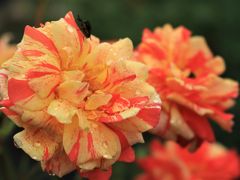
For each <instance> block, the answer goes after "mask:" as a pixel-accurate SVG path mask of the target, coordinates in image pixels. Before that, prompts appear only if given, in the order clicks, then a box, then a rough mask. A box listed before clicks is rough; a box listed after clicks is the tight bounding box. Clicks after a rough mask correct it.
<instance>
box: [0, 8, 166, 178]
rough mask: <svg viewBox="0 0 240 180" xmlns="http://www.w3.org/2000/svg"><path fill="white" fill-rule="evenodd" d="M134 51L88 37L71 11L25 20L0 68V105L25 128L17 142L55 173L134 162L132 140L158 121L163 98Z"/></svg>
mask: <svg viewBox="0 0 240 180" xmlns="http://www.w3.org/2000/svg"><path fill="white" fill-rule="evenodd" d="M132 54H133V46H132V42H131V41H130V40H129V39H128V38H126V39H121V40H119V41H117V42H115V43H112V44H109V43H100V42H99V40H98V39H97V38H96V37H94V36H91V37H90V38H86V37H85V36H84V35H83V33H82V32H81V30H80V29H79V27H78V26H77V24H76V22H75V20H74V17H73V14H72V13H71V12H69V13H68V14H67V15H66V16H65V17H64V18H62V19H60V20H58V21H52V22H47V23H46V24H45V25H42V26H41V27H39V28H34V27H30V26H26V28H25V31H24V36H23V39H22V41H21V43H20V44H19V45H18V48H17V50H16V53H15V54H14V56H13V57H12V58H11V59H10V60H8V61H7V62H5V63H4V64H3V65H2V67H3V69H4V71H3V72H4V73H2V74H1V76H2V77H4V78H5V81H2V82H1V83H2V84H4V83H5V84H4V85H5V87H6V88H5V89H4V91H2V92H1V94H2V96H3V97H4V98H3V100H2V101H1V104H2V106H3V107H1V110H2V111H3V112H4V113H5V114H6V115H7V116H8V117H10V118H11V119H12V120H13V121H14V122H15V123H16V124H17V125H18V126H20V127H22V128H24V130H23V131H21V132H20V133H18V134H16V135H15V136H14V141H15V143H16V144H17V146H19V147H20V148H22V149H23V150H24V151H25V152H26V153H27V154H28V155H30V156H31V157H32V158H33V159H35V160H37V161H41V165H42V168H43V169H44V170H46V171H47V172H49V173H51V174H56V175H58V176H63V175H65V174H67V173H69V172H71V171H73V170H75V169H79V171H80V174H82V175H83V176H86V177H89V178H91V177H92V175H91V173H89V172H92V173H93V174H94V175H96V176H95V178H96V177H101V178H102V177H109V175H110V173H111V165H112V164H113V163H115V162H116V161H125V162H131V161H133V160H134V151H133V149H132V147H131V145H133V144H135V143H138V142H143V137H142V132H144V131H147V130H149V129H151V128H152V127H154V126H156V125H157V124H158V121H159V117H160V109H161V108H160V105H161V101H160V98H159V96H158V94H157V93H156V92H155V90H154V88H153V87H152V86H150V85H149V84H148V83H146V81H145V80H146V78H147V68H146V67H145V65H143V64H141V63H138V62H133V61H129V59H130V58H131V57H132ZM100 170H108V171H106V172H102V171H100ZM97 174H98V175H99V176H98V175H97ZM104 174H105V175H104Z"/></svg>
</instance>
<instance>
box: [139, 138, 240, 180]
mask: <svg viewBox="0 0 240 180" xmlns="http://www.w3.org/2000/svg"><path fill="white" fill-rule="evenodd" d="M139 165H140V166H141V167H142V168H143V170H144V172H145V173H143V174H141V175H139V176H138V177H137V178H136V179H137V180H159V179H168V180H176V179H181V180H189V179H192V180H207V179H208V180H213V179H221V180H231V179H234V178H236V177H238V176H239V175H240V164H239V158H238V156H237V153H236V152H235V151H233V150H227V149H225V148H224V147H223V146H221V145H219V144H209V143H206V142H205V143H203V144H202V146H201V147H200V148H199V149H198V150H197V151H196V152H194V153H191V152H189V151H188V150H187V149H184V148H182V147H180V146H179V145H177V144H176V143H174V142H170V141H169V142H168V143H166V144H165V146H164V145H161V144H160V143H159V142H158V141H153V142H152V143H151V155H150V156H149V157H146V158H142V159H140V160H139Z"/></svg>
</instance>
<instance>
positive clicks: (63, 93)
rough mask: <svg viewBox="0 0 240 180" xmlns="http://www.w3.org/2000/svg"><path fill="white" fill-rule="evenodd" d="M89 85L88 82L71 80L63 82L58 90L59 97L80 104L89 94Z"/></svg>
mask: <svg viewBox="0 0 240 180" xmlns="http://www.w3.org/2000/svg"><path fill="white" fill-rule="evenodd" d="M88 87H89V85H88V83H86V82H81V81H74V80H71V81H65V82H63V83H61V84H60V85H59V86H58V88H57V92H58V96H59V98H61V99H64V100H67V101H70V102H71V103H74V104H77V105H78V104H80V103H81V102H82V101H83V99H84V98H85V97H86V96H87V95H88V94H89V90H88Z"/></svg>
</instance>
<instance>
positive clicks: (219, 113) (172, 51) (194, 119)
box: [135, 25, 238, 144]
mask: <svg viewBox="0 0 240 180" xmlns="http://www.w3.org/2000/svg"><path fill="white" fill-rule="evenodd" d="M135 60H138V61H141V62H143V63H145V64H146V65H147V66H148V68H149V78H148V82H149V83H150V84H151V85H153V86H154V87H155V88H156V90H157V91H158V93H159V94H160V97H161V99H162V101H163V110H162V113H161V116H162V117H161V121H159V122H160V124H159V125H158V127H157V128H155V129H154V130H153V131H152V132H153V133H155V134H158V135H161V136H165V137H167V138H169V139H175V140H178V141H180V142H181V143H182V144H185V143H188V142H189V141H192V140H197V141H195V142H197V143H200V142H201V141H202V140H207V141H214V139H215V138H214V133H213V131H212V128H211V126H210V124H209V121H208V118H210V119H212V120H214V121H215V122H217V124H218V125H220V126H221V127H222V128H223V129H224V130H226V131H231V127H232V125H233V121H232V118H233V115H232V114H228V113H225V112H224V111H225V110H227V109H228V108H230V107H231V106H232V105H233V104H234V101H233V98H236V97H237V95H238V83H237V82H235V81H233V80H231V79H227V78H221V77H219V75H221V74H222V73H223V72H224V70H225V65H224V61H223V59H222V58H221V57H220V56H214V55H213V54H212V52H211V51H210V49H209V48H208V46H207V44H206V42H205V40H204V38H203V37H198V36H193V37H191V32H190V31H189V30H188V29H186V28H184V27H178V28H176V29H174V28H172V26H170V25H165V26H163V27H162V28H160V27H157V28H156V29H155V30H154V31H153V32H151V31H150V30H148V29H145V30H144V32H143V37H142V42H141V43H140V45H139V46H138V48H137V49H136V56H135Z"/></svg>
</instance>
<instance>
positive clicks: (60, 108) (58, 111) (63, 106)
mask: <svg viewBox="0 0 240 180" xmlns="http://www.w3.org/2000/svg"><path fill="white" fill-rule="evenodd" d="M47 112H48V114H50V115H52V116H54V117H55V118H56V119H57V120H58V121H59V122H60V123H63V124H69V123H71V122H72V117H73V116H74V115H75V114H76V112H77V109H76V108H75V107H74V106H72V105H71V104H70V103H68V102H67V101H63V100H54V101H52V102H51V104H50V105H49V106H48V110H47Z"/></svg>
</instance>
